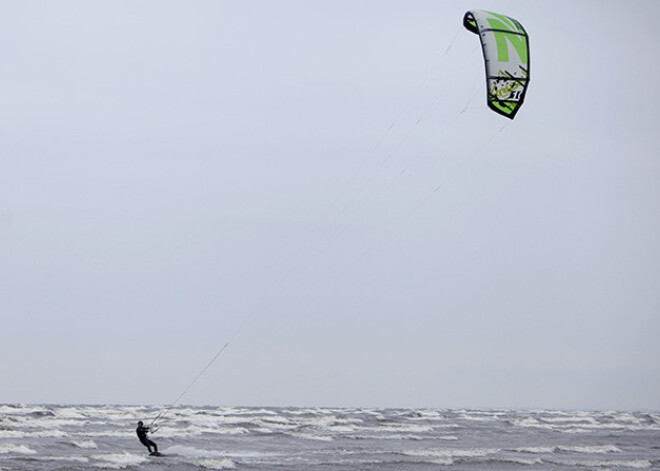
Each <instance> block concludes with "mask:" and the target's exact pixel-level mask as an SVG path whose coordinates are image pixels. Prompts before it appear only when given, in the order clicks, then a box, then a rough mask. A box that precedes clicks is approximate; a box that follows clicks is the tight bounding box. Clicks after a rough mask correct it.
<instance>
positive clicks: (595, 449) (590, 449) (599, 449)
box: [507, 445, 621, 454]
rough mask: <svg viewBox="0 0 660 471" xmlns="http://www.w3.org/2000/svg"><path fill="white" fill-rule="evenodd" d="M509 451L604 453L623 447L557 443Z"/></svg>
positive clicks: (615, 451)
mask: <svg viewBox="0 0 660 471" xmlns="http://www.w3.org/2000/svg"><path fill="white" fill-rule="evenodd" d="M507 451H514V452H517V453H556V452H558V451H560V452H561V451H563V452H570V453H589V454H602V453H621V449H620V448H618V447H616V446H614V445H596V446H569V445H555V446H537V447H534V446H530V447H519V448H507Z"/></svg>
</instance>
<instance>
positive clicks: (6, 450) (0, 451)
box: [0, 443, 37, 455]
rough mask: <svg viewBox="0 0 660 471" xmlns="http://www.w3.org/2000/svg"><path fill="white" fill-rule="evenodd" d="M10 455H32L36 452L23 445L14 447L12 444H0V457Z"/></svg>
mask: <svg viewBox="0 0 660 471" xmlns="http://www.w3.org/2000/svg"><path fill="white" fill-rule="evenodd" d="M10 453H19V454H22V455H33V454H36V453H37V452H36V451H34V450H33V449H32V448H28V447H26V446H25V445H14V444H13V443H0V455H7V454H10Z"/></svg>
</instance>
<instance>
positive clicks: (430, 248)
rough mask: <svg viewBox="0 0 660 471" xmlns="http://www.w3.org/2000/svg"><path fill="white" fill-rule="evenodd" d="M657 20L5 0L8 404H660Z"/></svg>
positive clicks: (379, 3)
mask: <svg viewBox="0 0 660 471" xmlns="http://www.w3.org/2000/svg"><path fill="white" fill-rule="evenodd" d="M473 8H484V9H488V10H491V11H496V12H499V13H503V14H506V15H509V16H512V17H514V18H517V19H518V20H519V21H520V22H521V23H522V24H523V25H524V27H525V28H526V29H527V31H528V33H529V35H530V47H531V83H530V87H529V91H528V93H527V98H526V102H525V104H524V105H523V107H522V109H521V111H520V112H519V113H518V115H517V116H516V118H515V120H514V121H510V120H508V119H506V118H503V117H501V116H498V115H496V114H495V113H493V112H492V111H490V110H488V108H487V106H486V103H485V101H486V100H485V94H486V93H485V78H484V65H483V58H482V54H481V48H480V46H479V39H478V37H477V36H476V35H474V34H472V33H470V32H468V31H467V30H465V29H464V28H463V27H462V17H463V14H464V13H465V12H466V11H467V10H469V9H473ZM659 15H660V3H658V2H656V1H652V0H650V1H629V2H622V1H589V2H588V1H574V0H570V1H553V2H541V1H522V0H520V1H499V0H492V1H491V2H490V3H483V4H478V3H474V2H472V1H469V2H463V1H438V0H429V1H424V0H419V1H412V2H411V1H383V0H374V1H356V0H350V1H277V2H272V1H266V0H263V1H238V0H237V1H233V2H223V1H187V2H183V1H181V2H171V1H161V0H158V1H155V0H154V1H140V2H134V1H130V2H129V1H95V2H89V1H77V2H76V1H59V2H50V1H41V2H35V1H24V0H21V1H18V0H16V1H1V2H0V63H1V64H2V66H1V67H0V70H1V73H0V85H1V90H0V313H1V316H2V317H1V319H2V326H1V328H0V355H1V358H2V361H0V378H2V387H1V388H0V403H7V402H24V403H34V402H39V403H41V402H47V403H59V402H65V403H130V404H167V403H171V402H173V401H174V400H175V399H176V398H177V396H178V395H179V394H180V393H181V392H182V391H183V390H184V389H185V388H186V386H187V385H189V384H190V382H191V381H192V380H193V378H194V377H195V375H197V374H198V373H199V372H200V370H201V369H202V368H203V367H204V366H205V365H206V364H207V362H208V361H209V360H210V359H211V358H212V357H213V355H215V354H216V353H217V352H218V350H219V349H220V348H221V347H222V346H223V345H224V344H225V343H226V342H229V346H228V347H227V349H226V350H225V351H224V352H223V353H222V355H221V356H220V357H219V358H218V359H217V361H216V362H215V363H214V364H213V365H212V366H211V367H210V368H209V370H208V371H206V373H205V374H204V375H203V376H202V377H201V378H200V379H199V381H198V382H197V383H196V384H195V385H194V386H193V387H192V388H191V389H190V391H189V392H188V393H186V395H185V396H184V397H183V398H182V401H181V402H182V403H184V404H199V405H201V404H212V405H252V406H380V407H439V408H444V407H512V408H528V407H539V408H588V409H655V410H657V409H660V394H659V393H660V366H659V365H660V364H659V363H658V359H659V358H660V343H659V342H658V334H659V333H660V245H659V243H658V241H659V240H660V222H659V219H658V215H659V211H658V207H659V204H660V185H659V184H658V182H659V181H660V163H659V157H660V151H659V149H660V133H659V132H658V122H659V121H658V109H660V99H659V98H658V76H659V72H660V67H659V66H658V60H657V58H658V49H659V46H660V40H659V39H658V35H657V32H656V30H657V28H656V26H655V25H654V24H653V20H655V19H657V18H658V16H659Z"/></svg>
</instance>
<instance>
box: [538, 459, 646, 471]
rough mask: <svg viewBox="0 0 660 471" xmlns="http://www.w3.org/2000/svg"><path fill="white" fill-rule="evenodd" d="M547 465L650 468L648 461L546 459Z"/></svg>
mask: <svg viewBox="0 0 660 471" xmlns="http://www.w3.org/2000/svg"><path fill="white" fill-rule="evenodd" d="M544 461H545V462H547V463H552V464H556V465H559V466H581V467H585V468H634V469H646V468H650V467H651V462H650V461H649V460H602V461H590V460H571V459H564V458H546V459H544Z"/></svg>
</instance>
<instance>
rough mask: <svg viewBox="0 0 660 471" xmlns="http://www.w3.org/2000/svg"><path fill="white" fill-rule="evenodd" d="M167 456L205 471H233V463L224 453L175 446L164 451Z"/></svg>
mask: <svg viewBox="0 0 660 471" xmlns="http://www.w3.org/2000/svg"><path fill="white" fill-rule="evenodd" d="M166 454H168V455H176V456H179V457H182V458H184V460H185V461H188V462H189V463H190V464H193V465H195V466H199V467H202V468H205V469H233V468H235V467H236V465H235V464H234V462H233V461H232V460H231V459H229V458H227V456H226V453H223V452H220V451H215V450H200V449H199V448H194V447H190V446H182V445H175V446H173V447H170V448H168V449H167V450H166Z"/></svg>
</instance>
